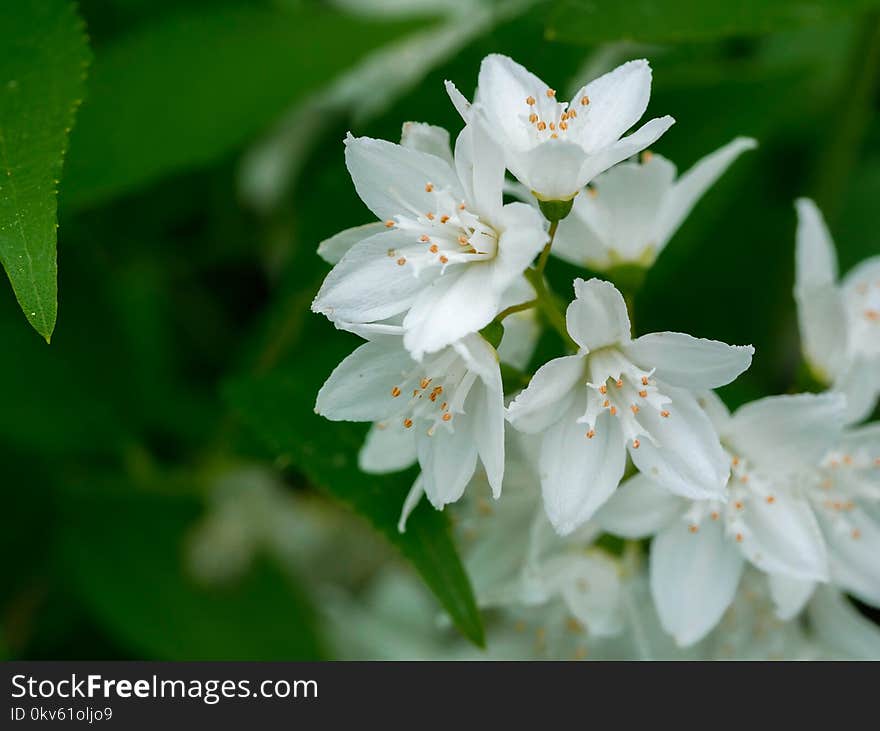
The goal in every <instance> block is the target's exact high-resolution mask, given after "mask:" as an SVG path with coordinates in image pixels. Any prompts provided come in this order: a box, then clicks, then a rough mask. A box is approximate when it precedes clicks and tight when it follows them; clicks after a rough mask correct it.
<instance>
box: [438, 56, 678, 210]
mask: <svg viewBox="0 0 880 731" xmlns="http://www.w3.org/2000/svg"><path fill="white" fill-rule="evenodd" d="M447 90H448V92H449V95H450V97H451V98H452V101H453V103H454V104H455V106H456V108H457V109H458V111H459V113H460V114H461V115H462V116H463V117H464V119H465V121H466V122H470V121H471V120H473V119H474V118H477V119H481V120H483V121H484V122H485V124H486V125H487V128H488V130H489V131H490V132H491V133H492V134H493V135H494V137H495V138H496V139H498V140H499V143H500V145H501V147H502V148H503V149H504V154H505V158H506V162H507V168H508V169H509V170H510V172H511V173H513V175H514V176H516V178H517V179H519V181H520V182H521V183H523V184H524V185H525V186H527V187H528V189H529V190H530V191H532V192H533V193H534V194H535V195H536V196H537V197H538V198H539V199H540V200H545V201H554V200H558V201H567V200H571V199H572V198H574V196H576V195H577V193H578V191H580V190H581V189H582V188H583V187H584V186H585V185H586V184H587V183H588V182H590V180H592V179H593V178H594V177H595V176H596V175H598V174H599V173H601V172H603V171H605V170H607V169H608V168H610V167H611V166H613V165H616V164H617V163H619V162H620V161H621V160H625V159H626V158H628V157H631V156H632V155H635V154H636V153H637V152H640V151H641V150H644V149H645V148H646V147H648V146H649V145H651V144H653V143H654V142H655V141H656V140H657V139H658V138H659V137H660V136H661V135H662V134H663V133H664V132H665V131H666V130H667V129H669V127H670V126H671V125H672V124H673V123H674V122H675V120H674V119H673V118H672V117H668V116H667V117H661V118H658V119H652V120H651V121H650V122H648V123H646V124H645V125H643V126H642V127H640V128H639V129H638V130H637V131H636V132H634V133H633V134H631V135H629V136H628V137H623V138H622V139H621V136H622V135H623V134H624V132H626V131H627V130H628V129H630V128H631V127H632V126H633V125H634V124H635V123H636V122H638V121H639V119H640V118H641V116H642V114H644V112H645V109H646V108H647V106H648V99H649V98H650V96H651V67H650V66H649V65H648V62H647V61H630V62H628V63H625V64H623V65H622V66H619V67H617V68H616V69H614V70H613V71H611V72H609V73H607V74H605V75H604V76H600V77H599V78H598V79H596V80H595V81H592V82H590V83H589V84H587V85H586V86H585V87H583V88H582V89H581V90H580V91H578V93H577V94H575V95H574V98H573V99H572V101H571V102H560V101H558V100H557V99H556V92H555V91H554V90H553V89H551V88H550V87H548V86H547V84H545V83H544V82H543V81H541V79H539V78H538V77H537V76H535V75H534V74H532V73H530V72H529V71H527V70H526V69H525V68H523V67H522V66H520V65H519V64H518V63H516V62H515V61H513V60H512V59H510V58H508V57H507V56H500V55H497V54H492V55H489V56H486V58H484V59H483V63H482V65H481V66H480V75H479V80H478V85H477V93H476V96H475V98H474V103H473V105H470V104H469V103H468V102H467V100H466V99H465V98H464V97H463V96H462V95H461V93H460V92H459V91H458V90H457V89H456V88H455V86H454V85H452V84H451V83H450V82H447Z"/></svg>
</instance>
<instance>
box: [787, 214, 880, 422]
mask: <svg viewBox="0 0 880 731" xmlns="http://www.w3.org/2000/svg"><path fill="white" fill-rule="evenodd" d="M796 207H797V213H798V230H797V254H796V262H795V263H796V267H795V290H794V295H795V299H796V300H797V305H798V320H799V323H800V331H801V339H802V344H803V349H804V354H805V356H806V358H807V361H808V362H809V364H810V367H811V368H812V369H813V371H814V373H815V375H816V376H817V377H818V378H819V379H820V380H822V381H824V382H826V383H830V384H831V386H832V388H833V389H834V390H837V391H840V392H841V393H844V394H846V398H847V410H848V417H849V420H850V421H851V422H853V423H854V422H858V421H861V420H862V419H864V418H865V417H866V416H868V415H869V414H870V413H871V411H872V410H873V408H874V406H875V405H876V403H877V398H878V396H880V256H874V257H871V258H870V259H866V260H865V261H863V262H862V263H861V264H859V265H858V266H857V267H856V268H855V269H853V270H852V271H851V272H850V273H849V274H847V275H846V277H844V279H843V281H841V282H838V274H837V255H836V254H835V251H834V244H833V242H832V241H831V236H830V235H829V233H828V229H827V228H826V226H825V222H824V221H823V220H822V214H821V213H820V212H819V209H818V208H817V207H816V204H815V203H813V202H812V201H810V200H807V199H805V198H801V199H799V200H798V201H797V203H796Z"/></svg>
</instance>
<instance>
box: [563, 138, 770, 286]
mask: <svg viewBox="0 0 880 731" xmlns="http://www.w3.org/2000/svg"><path fill="white" fill-rule="evenodd" d="M756 144H757V143H756V142H755V140H753V139H750V138H748V137H737V138H736V139H735V140H733V141H732V142H730V143H728V144H727V145H725V146H724V147H722V148H721V149H719V150H716V151H715V152H713V153H712V154H711V155H707V156H706V157H704V158H703V159H702V160H700V161H699V162H698V163H696V164H695V165H694V166H693V167H692V168H691V169H690V170H688V171H687V172H686V173H685V174H684V175H682V176H681V177H679V178H678V179H677V180H676V177H675V174H676V170H675V165H674V164H673V163H672V162H670V161H669V160H667V159H666V158H664V157H661V156H660V155H653V154H651V155H649V154H648V153H645V154H644V156H643V158H642V162H641V163H639V162H637V161H635V160H633V161H631V162H624V163H621V164H620V165H617V166H615V167H614V168H612V169H611V170H609V171H608V172H605V173H602V174H601V175H600V176H599V177H597V178H596V179H595V180H594V181H593V183H592V185H591V186H590V188H589V189H587V190H586V191H585V192H584V194H583V195H579V196H578V197H577V198H576V199H575V202H574V207H573V209H572V213H571V215H569V216H568V217H567V218H565V219H563V220H562V221H561V222H560V224H559V230H558V231H557V232H556V238H555V239H554V241H553V253H554V254H556V255H557V256H558V257H560V258H562V259H565V260H566V261H569V262H571V263H572V264H576V265H579V266H588V267H590V268H591V269H595V270H599V271H601V270H607V269H610V268H611V267H613V266H616V265H619V264H638V265H640V266H645V267H647V266H650V265H651V264H653V263H654V261H655V259H656V258H657V256H658V255H659V254H660V252H661V251H662V250H663V248H664V247H665V246H666V244H667V243H668V242H669V240H670V239H671V238H672V236H673V234H675V232H676V231H677V230H678V227H679V226H681V224H682V222H683V221H684V219H685V218H686V217H687V215H688V213H690V211H691V209H692V208H693V207H694V206H695V205H696V203H697V201H698V200H699V199H700V197H701V196H702V195H703V193H705V192H706V190H708V188H709V187H710V186H711V185H712V184H713V183H714V182H715V181H716V180H717V179H718V178H719V177H720V176H721V174H722V173H723V172H724V171H725V170H726V169H727V168H728V166H729V165H730V164H731V163H732V162H733V161H734V160H736V158H737V157H739V155H740V154H741V153H742V152H743V151H745V150H750V149H752V148H754V147H755V146H756Z"/></svg>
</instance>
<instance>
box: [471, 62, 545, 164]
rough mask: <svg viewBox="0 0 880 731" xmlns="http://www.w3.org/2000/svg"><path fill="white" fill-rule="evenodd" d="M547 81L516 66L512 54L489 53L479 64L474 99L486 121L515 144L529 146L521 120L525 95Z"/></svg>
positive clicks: (526, 127)
mask: <svg viewBox="0 0 880 731" xmlns="http://www.w3.org/2000/svg"><path fill="white" fill-rule="evenodd" d="M546 90H547V84H545V83H544V82H543V81H541V79H539V78H538V77H537V76H535V75H534V74H532V73H530V72H529V71H527V70H526V69H525V68H524V67H522V66H520V64H518V63H517V62H516V61H514V60H513V59H512V58H508V57H507V56H502V55H500V54H497V53H493V54H490V55H488V56H486V57H485V58H484V59H483V62H482V64H480V74H479V78H478V81H477V95H476V98H475V100H474V101H475V103H476V104H479V105H480V106H481V107H482V108H483V110H484V113H485V115H486V118H487V120H488V121H489V122H490V126H491V128H492V129H497V130H498V131H499V132H501V133H502V134H503V135H504V136H505V137H507V139H508V140H509V141H510V142H511V143H513V144H514V145H515V146H518V147H520V148H526V147H529V146H530V140H529V132H528V126H527V125H526V124H524V122H523V119H522V117H523V112H524V111H527V106H526V103H525V102H526V98H527V97H529V96H532V95H536V94H541V93H543V92H545V91H546Z"/></svg>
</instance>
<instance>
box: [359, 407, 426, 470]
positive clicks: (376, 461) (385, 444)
mask: <svg viewBox="0 0 880 731" xmlns="http://www.w3.org/2000/svg"><path fill="white" fill-rule="evenodd" d="M415 461H416V439H415V435H414V434H413V432H412V430H411V429H407V428H405V427H404V426H403V422H402V421H400V420H393V421H390V422H387V423H385V422H380V423H378V424H373V426H372V427H371V428H370V431H369V433H368V434H367V439H366V441H365V442H364V446H363V447H361V451H360V452H359V453H358V467H360V468H361V470H362V471H363V472H367V473H369V474H384V473H386V472H398V471H399V470H405V469H406V468H407V467H409V466H410V465H412V464H413V463H414V462H415Z"/></svg>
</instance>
